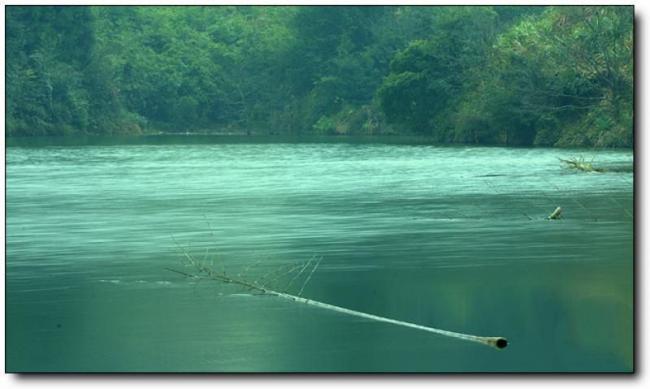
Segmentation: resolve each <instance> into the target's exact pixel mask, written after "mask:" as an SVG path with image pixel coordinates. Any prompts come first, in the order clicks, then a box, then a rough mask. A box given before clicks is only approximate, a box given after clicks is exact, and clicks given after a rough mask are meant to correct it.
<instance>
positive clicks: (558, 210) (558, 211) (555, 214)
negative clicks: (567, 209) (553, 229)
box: [547, 207, 562, 220]
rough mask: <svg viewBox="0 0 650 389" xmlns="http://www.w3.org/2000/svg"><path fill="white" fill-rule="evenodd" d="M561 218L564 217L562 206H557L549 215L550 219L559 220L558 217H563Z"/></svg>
mask: <svg viewBox="0 0 650 389" xmlns="http://www.w3.org/2000/svg"><path fill="white" fill-rule="evenodd" d="M561 218H562V207H557V208H555V211H553V212H552V213H551V214H550V215H548V217H547V219H548V220H557V219H561Z"/></svg>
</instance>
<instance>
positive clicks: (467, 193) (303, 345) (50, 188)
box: [6, 137, 633, 372]
mask: <svg viewBox="0 0 650 389" xmlns="http://www.w3.org/2000/svg"><path fill="white" fill-rule="evenodd" d="M87 143H88V144H83V145H79V144H62V143H60V142H59V143H58V144H54V143H53V142H51V141H42V140H41V141H37V142H34V141H21V142H14V144H10V146H9V147H8V148H7V152H6V154H7V161H6V170H7V173H6V211H7V218H6V240H7V244H6V285H7V286H6V369H7V370H8V371H10V372H41V371H47V372H55V371H56V372H63V371H82V372H113V371H127V372H142V371H146V372H528V371H534V372H583V371H608V372H609V371H615V372H625V371H630V370H631V369H632V368H633V216H632V215H633V206H632V202H633V189H632V188H633V176H632V171H631V166H632V158H633V156H632V152H631V151H616V150H613V151H593V150H557V149H521V148H495V147H437V146H433V145H427V144H423V142H412V141H402V142H396V141H391V142H378V141H373V142H369V141H367V140H364V141H359V142H352V141H350V140H345V141H329V142H319V141H305V140H279V141H272V142H271V141H268V140H266V139H255V138H254V139H245V138H244V139H239V138H237V139H235V138H213V137H185V138H171V137H170V138H164V137H161V138H155V137H154V138H139V140H131V141H108V142H98V141H91V142H87ZM580 155H582V156H585V157H587V158H589V159H590V158H594V164H595V165H596V164H597V165H598V166H601V167H604V168H607V169H609V171H608V172H605V173H601V174H599V173H577V172H573V171H570V170H567V169H566V168H564V167H563V166H562V164H561V163H560V161H559V160H558V158H570V157H576V156H580ZM556 206H562V207H563V209H564V213H563V214H564V219H563V220H559V221H547V220H545V217H546V216H547V215H548V214H549V213H550V212H552V211H553V209H554V208H555V207H556ZM179 246H180V247H181V249H180V250H179ZM183 250H186V251H187V252H189V253H191V254H192V255H194V256H196V257H197V258H204V257H205V258H207V260H208V261H213V263H214V265H213V266H215V267H219V268H220V269H221V268H222V267H223V268H225V269H226V270H227V271H230V272H231V273H230V274H236V273H239V272H242V271H243V270H245V269H247V271H246V272H245V276H246V277H249V278H252V279H256V278H257V279H259V278H262V277H264V275H265V274H268V273H269V272H273V271H274V270H275V269H282V267H283V266H288V267H291V266H292V265H294V264H296V263H299V262H301V261H305V260H307V259H309V258H312V257H314V256H316V257H321V256H322V257H323V260H322V262H321V264H320V266H319V268H318V270H317V271H316V272H315V273H314V275H313V277H312V278H311V280H310V282H309V283H308V284H307V285H306V286H305V288H304V292H303V295H304V296H306V297H309V298H312V299H317V300H320V301H324V302H327V303H331V304H335V305H339V306H343V307H346V308H350V309H356V310H360V311H363V312H368V313H372V314H377V315H382V316H387V317H390V318H394V319H398V320H405V321H410V322H413V323H417V324H422V325H426V326H433V327H437V328H443V329H447V330H451V331H459V332H466V333H471V334H476V335H487V336H504V337H507V338H508V340H509V342H510V343H509V346H508V348H506V349H504V350H495V349H491V348H488V347H485V346H482V345H480V344H475V343H469V342H464V341H461V340H457V339H450V338H445V337H442V336H438V335H434V334H429V333H426V332H420V331H416V330H413V329H408V328H401V327H397V326H393V325H389V324H384V323H376V322H372V321H369V320H367V319H363V318H358V317H351V316H346V315H343V314H340V313H336V312H330V311H326V310H320V309H318V308H312V307H309V306H305V305H301V304H295V303H291V302H288V301H283V300H280V299H277V298H273V297H268V296H266V297H265V296H255V295H252V294H251V293H249V292H247V291H245V290H237V289H233V288H229V287H224V286H222V285H220V284H218V283H215V282H209V281H200V282H199V281H195V280H191V279H187V278H184V277H182V276H180V275H178V274H176V273H172V272H170V271H168V270H166V269H165V268H175V269H180V270H187V269H186V267H184V265H183V262H182V258H181V255H180V254H179V251H183ZM206 250H209V251H206ZM282 282H284V281H282ZM282 282H280V281H276V283H278V285H276V286H277V287H278V288H282V287H283V286H284V285H283V284H282ZM300 286H301V285H296V286H292V287H291V288H290V290H293V291H294V292H295V291H296V289H299V287H300Z"/></svg>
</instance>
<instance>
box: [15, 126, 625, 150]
mask: <svg viewBox="0 0 650 389" xmlns="http://www.w3.org/2000/svg"><path fill="white" fill-rule="evenodd" d="M206 140H208V142H206ZM209 141H214V142H209ZM207 143H215V144H219V143H224V144H228V143H350V144H357V143H358V144H364V143H368V144H372V143H378V144H403V145H428V146H437V147H503V148H528V149H564V150H571V149H574V150H579V151H581V152H584V151H585V150H589V151H599V150H629V151H633V150H634V148H633V147H608V148H594V147H580V146H533V145H530V146H521V145H504V144H477V143H444V142H440V141H438V140H436V139H435V138H433V137H428V136H423V135H406V134H377V135H348V134H337V135H331V134H328V135H316V134H294V135H290V134H281V133H275V134H260V133H255V132H250V133H247V132H243V131H242V132H236V131H230V132H162V131H161V132H151V133H143V134H125V135H96V134H85V135H81V136H79V135H76V136H70V135H68V136H65V135H64V136H5V144H6V147H42V146H102V145H115V146H117V145H148V144H152V145H156V144H181V145H182V144H207Z"/></svg>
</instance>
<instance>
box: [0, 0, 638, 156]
mask: <svg viewBox="0 0 650 389" xmlns="http://www.w3.org/2000/svg"><path fill="white" fill-rule="evenodd" d="M632 26H633V11H632V7H614V6H610V7H582V6H580V7H569V6H564V7H524V6H517V7H505V6H504V7H502V6H482V7H379V6H374V7H325V6H321V7H235V6H218V7H198V6H192V7H117V6H115V7H81V6H78V7H77V6H68V7H47V6H38V7H35V6H32V7H29V6H8V7H7V8H6V100H7V105H6V130H7V134H8V135H9V136H25V135H70V136H77V135H85V134H107V135H110V134H140V133H149V132H158V131H164V132H186V131H192V132H221V133H225V132H238V133H253V134H295V135H305V134H319V135H324V134H333V135H334V134H364V135H373V134H418V135H426V136H431V137H433V138H434V139H436V140H437V141H439V142H442V143H479V144H506V145H556V146H596V147H618V146H631V145H632V133H633V130H632V128H633V125H632V115H633V112H632V109H633V107H632V99H633V92H632V90H633V59H632V57H633V54H632V52H633V36H632V35H633V33H632Z"/></svg>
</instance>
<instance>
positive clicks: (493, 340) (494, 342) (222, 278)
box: [167, 252, 508, 349]
mask: <svg viewBox="0 0 650 389" xmlns="http://www.w3.org/2000/svg"><path fill="white" fill-rule="evenodd" d="M184 255H185V257H186V258H187V259H188V260H189V261H190V263H191V264H192V265H193V266H195V267H196V268H197V270H198V272H199V274H205V275H204V276H203V277H206V276H207V277H208V278H210V279H212V280H215V281H219V282H223V283H225V284H233V285H238V286H241V287H244V288H246V289H247V290H249V291H255V292H257V294H262V295H268V296H275V297H279V298H282V299H285V300H289V301H293V302H296V303H303V304H306V305H309V306H312V307H316V308H322V309H326V310H329V311H333V312H338V313H343V314H346V315H351V316H357V317H362V318H364V319H368V320H373V321H378V322H383V323H389V324H394V325H398V326H402V327H408V328H413V329H416V330H421V331H426V332H431V333H434V334H438V335H442V336H446V337H450V338H455V339H460V340H466V341H469V342H475V343H480V344H483V345H486V346H490V347H494V348H496V349H503V348H506V347H507V346H508V340H507V339H506V338H503V337H499V336H477V335H471V334H464V333H461V332H454V331H447V330H442V329H439V328H433V327H427V326H423V325H420V324H415V323H409V322H406V321H401V320H395V319H390V318H387V317H383V316H378V315H373V314H370V313H365V312H360V311H355V310H352V309H348V308H343V307H339V306H337V305H332V304H328V303H324V302H320V301H316V300H312V299H308V298H304V297H301V296H299V295H293V294H289V293H284V292H278V291H275V290H273V289H269V288H267V287H266V286H264V285H259V284H257V283H254V282H249V281H247V280H243V279H238V278H233V277H230V276H228V275H226V274H225V272H224V273H217V272H215V271H213V270H212V269H211V268H209V267H206V266H204V265H201V264H200V263H197V262H196V261H195V260H194V258H192V256H190V255H189V254H188V253H187V252H184ZM167 270H169V271H172V272H174V273H178V274H181V275H183V276H185V277H189V278H201V277H202V276H197V275H193V274H189V273H185V272H182V271H179V270H175V269H170V268H167ZM312 274H313V271H312ZM303 289H304V285H303Z"/></svg>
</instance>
